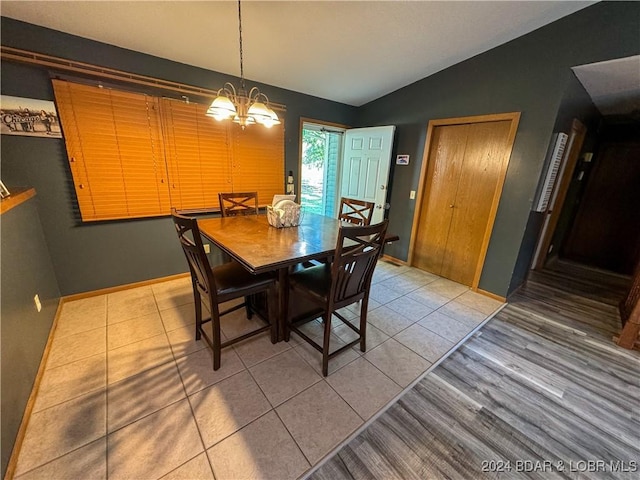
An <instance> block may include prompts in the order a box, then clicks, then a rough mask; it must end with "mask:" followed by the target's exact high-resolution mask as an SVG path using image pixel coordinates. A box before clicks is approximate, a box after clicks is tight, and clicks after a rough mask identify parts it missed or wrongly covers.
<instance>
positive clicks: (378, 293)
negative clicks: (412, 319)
mask: <svg viewBox="0 0 640 480" xmlns="http://www.w3.org/2000/svg"><path fill="white" fill-rule="evenodd" d="M383 283H384V282H380V283H372V284H371V290H370V292H369V298H372V299H374V300H375V301H376V302H378V303H380V304H381V305H384V304H385V303H389V302H391V301H392V300H395V299H396V298H399V297H401V296H402V295H403V293H402V292H398V291H396V290H395V289H393V288H390V287H387V286H385V285H383Z"/></svg>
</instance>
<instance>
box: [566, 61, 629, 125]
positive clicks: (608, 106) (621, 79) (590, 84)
mask: <svg viewBox="0 0 640 480" xmlns="http://www.w3.org/2000/svg"><path fill="white" fill-rule="evenodd" d="M573 72H574V73H575V74H576V77H578V80H580V83H582V86H583V87H584V88H585V90H586V91H587V92H588V93H589V96H590V97H591V100H593V103H594V104H595V106H596V107H597V108H598V110H599V111H600V113H601V114H602V115H604V116H613V115H616V116H620V115H634V116H637V115H638V114H640V55H635V56H633V57H627V58H619V59H615V60H609V61H606V62H598V63H590V64H587V65H580V66H577V67H573Z"/></svg>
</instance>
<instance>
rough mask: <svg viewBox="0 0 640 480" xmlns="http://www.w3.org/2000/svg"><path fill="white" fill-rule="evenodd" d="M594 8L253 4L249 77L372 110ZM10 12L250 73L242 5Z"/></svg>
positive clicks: (8, 7) (97, 5)
mask: <svg viewBox="0 0 640 480" xmlns="http://www.w3.org/2000/svg"><path fill="white" fill-rule="evenodd" d="M593 3H595V2H592V1H493V2H485V1H439V2H437V1H386V2H382V1H354V2H351V1H288V2H277V1H251V0H244V1H243V2H242V28H243V50H244V73H245V77H246V78H247V79H249V80H254V81H258V82H262V83H266V84H270V85H275V86H278V87H282V88H287V89H290V90H295V91H298V92H303V93H306V94H309V95H315V96H317V97H321V98H326V99H330V100H335V101H338V102H343V103H346V104H350V105H355V106H360V105H362V104H364V103H366V102H369V101H371V100H374V99H376V98H379V97H381V96H382V95H385V94H387V93H390V92H392V91H394V90H397V89H399V88H401V87H403V86H406V85H408V84H410V83H413V82H415V81H417V80H419V79H421V78H424V77H426V76H428V75H431V74H433V73H436V72H438V71H440V70H443V69H445V68H447V67H449V66H451V65H454V64H456V63H458V62H460V61H463V60H465V59H468V58H470V57H473V56H474V55H477V54H479V53H482V52H484V51H487V50H489V49H491V48H493V47H496V46H498V45H501V44H503V43H505V42H508V41H509V40H512V39H514V38H517V37H519V36H521V35H524V34H526V33H528V32H531V31H533V30H535V29H537V28H539V27H541V26H543V25H546V24H548V23H550V22H553V21H554V20H557V19H559V18H561V17H564V16H566V15H569V14H571V13H573V12H575V11H577V10H580V9H582V8H585V7H586V6H589V5H591V4H593ZM0 9H1V10H0V12H1V14H2V15H3V16H6V17H11V18H15V19H18V20H22V21H25V22H29V23H33V24H36V25H41V26H45V27H48V28H52V29H55V30H60V31H63V32H67V33H71V34H74V35H79V36H81V37H85V38H89V39H92V40H98V41H100V42H104V43H108V44H112V45H116V46H119V47H124V48H128V49H131V50H136V51H139V52H144V53H147V54H150V55H155V56H158V57H162V58H166V59H169V60H173V61H177V62H181V63H185V64H189V65H195V66H198V67H202V68H206V69H210V70H215V71H218V72H222V73H227V74H231V75H236V76H239V74H240V67H239V49H238V12H237V3H236V2H235V1H217V2H212V1H162V2H159V1H134V2H131V1H110V2H104V1H44V2H43V1H36V2H34V1H4V0H2V1H1V2H0ZM94 63H96V64H98V65H99V64H100V59H99V58H96V59H95V62H94ZM209 87H210V88H218V87H219V86H217V85H211V86H209Z"/></svg>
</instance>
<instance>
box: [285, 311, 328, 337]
mask: <svg viewBox="0 0 640 480" xmlns="http://www.w3.org/2000/svg"><path fill="white" fill-rule="evenodd" d="M334 320H335V321H336V323H335V325H339V322H340V320H339V319H338V318H337V317H335V316H334V317H332V320H331V322H332V324H333V322H334ZM298 329H300V330H301V331H302V333H304V334H305V335H307V336H308V337H317V336H322V335H324V324H323V323H322V322H321V321H320V320H319V319H316V320H312V321H310V322H307V323H304V324H302V325H300V326H299V327H298ZM291 338H300V337H299V336H298V335H297V334H296V333H295V332H291Z"/></svg>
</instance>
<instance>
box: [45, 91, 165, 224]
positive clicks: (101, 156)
mask: <svg viewBox="0 0 640 480" xmlns="http://www.w3.org/2000/svg"><path fill="white" fill-rule="evenodd" d="M53 88H54V91H55V95H56V103H57V108H58V114H59V116H60V121H61V123H62V127H63V130H64V136H65V141H66V145H67V153H68V156H69V164H70V166H71V173H72V176H73V181H74V184H75V190H76V194H77V198H78V204H79V207H80V213H81V216H82V220H84V221H93V220H110V219H116V218H136V217H148V216H154V215H165V214H166V213H167V212H168V211H169V210H170V202H169V191H168V189H167V183H166V178H167V177H166V168H165V162H164V153H163V142H162V132H161V128H160V121H159V116H158V102H157V99H156V98H154V97H150V96H148V95H144V94H138V93H130V92H121V91H116V90H110V89H106V88H99V87H93V86H87V85H79V84H75V83H71V82H66V81H60V80H53Z"/></svg>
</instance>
